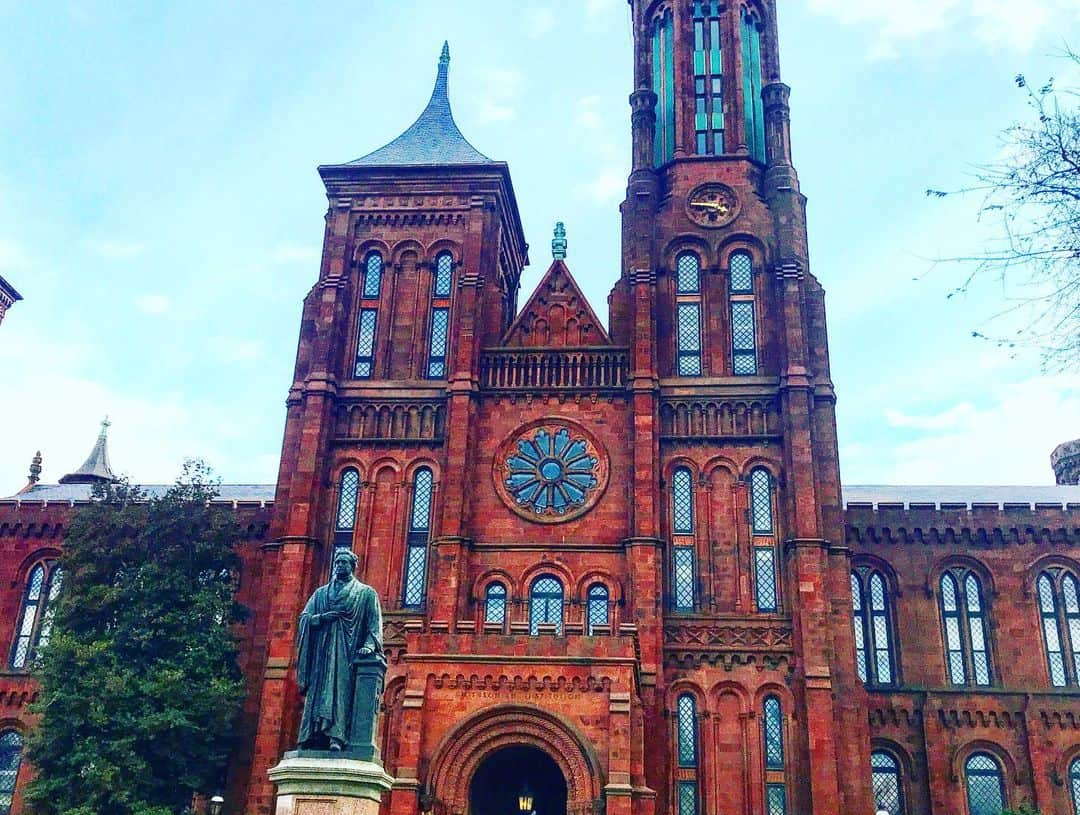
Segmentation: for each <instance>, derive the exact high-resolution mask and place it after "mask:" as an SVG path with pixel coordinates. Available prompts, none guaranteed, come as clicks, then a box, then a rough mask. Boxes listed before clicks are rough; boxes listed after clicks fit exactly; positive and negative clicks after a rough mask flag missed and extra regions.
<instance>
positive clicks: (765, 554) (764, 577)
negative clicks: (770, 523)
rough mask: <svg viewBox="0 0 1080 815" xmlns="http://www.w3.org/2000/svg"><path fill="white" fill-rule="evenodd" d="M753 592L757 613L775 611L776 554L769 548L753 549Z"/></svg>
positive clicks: (759, 547)
mask: <svg viewBox="0 0 1080 815" xmlns="http://www.w3.org/2000/svg"><path fill="white" fill-rule="evenodd" d="M754 590H755V599H756V601H757V609H758V611H762V612H769V613H771V612H775V611H776V610H777V597H776V553H775V552H774V551H773V548H772V547H771V546H758V547H755V548H754Z"/></svg>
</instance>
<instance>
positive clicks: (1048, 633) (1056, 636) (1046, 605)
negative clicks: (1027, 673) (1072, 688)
mask: <svg viewBox="0 0 1080 815" xmlns="http://www.w3.org/2000/svg"><path fill="white" fill-rule="evenodd" d="M1035 587H1036V594H1037V595H1038V602H1039V616H1040V618H1041V620H1042V632H1043V645H1044V646H1045V647H1046V660H1047V669H1048V672H1049V675H1050V684H1052V685H1053V686H1054V687H1056V688H1064V687H1068V686H1069V685H1080V582H1078V581H1077V579H1076V576H1075V575H1074V574H1073V573H1072V572H1069V571H1066V570H1065V569H1061V568H1051V569H1047V570H1046V571H1044V572H1042V573H1041V574H1040V575H1039V577H1038V579H1037V580H1036V581H1035Z"/></svg>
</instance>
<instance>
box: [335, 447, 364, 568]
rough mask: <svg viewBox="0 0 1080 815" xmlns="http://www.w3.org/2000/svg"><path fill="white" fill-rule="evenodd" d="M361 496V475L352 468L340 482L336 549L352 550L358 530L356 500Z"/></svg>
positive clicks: (343, 474) (342, 475)
mask: <svg viewBox="0 0 1080 815" xmlns="http://www.w3.org/2000/svg"><path fill="white" fill-rule="evenodd" d="M359 494H360V473H358V472H357V471H356V470H354V469H353V468H352V467H350V468H349V469H347V470H345V471H344V472H342V474H341V479H340V480H339V481H338V504H337V517H336V518H335V519H334V548H335V549H351V548H352V544H353V530H354V529H355V528H356V499H357V497H358V496H359Z"/></svg>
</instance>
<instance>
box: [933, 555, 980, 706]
mask: <svg viewBox="0 0 1080 815" xmlns="http://www.w3.org/2000/svg"><path fill="white" fill-rule="evenodd" d="M941 619H942V624H943V627H944V634H945V655H946V665H947V667H948V672H949V681H950V682H951V683H952V684H954V685H967V684H970V683H971V682H972V680H973V681H974V684H975V685H980V686H986V685H989V684H990V682H991V671H990V649H989V632H988V630H987V614H986V602H985V601H984V599H983V594H982V584H981V583H980V582H979V578H978V577H977V576H976V575H975V573H974V572H972V571H971V570H969V569H964V568H962V567H959V568H955V569H950V570H949V571H947V572H945V573H944V574H943V575H942V576H941Z"/></svg>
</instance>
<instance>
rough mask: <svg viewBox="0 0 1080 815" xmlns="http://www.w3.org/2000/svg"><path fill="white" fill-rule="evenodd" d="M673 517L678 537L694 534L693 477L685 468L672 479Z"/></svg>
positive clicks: (679, 470)
mask: <svg viewBox="0 0 1080 815" xmlns="http://www.w3.org/2000/svg"><path fill="white" fill-rule="evenodd" d="M671 502H672V508H671V510H672V511H671V517H672V527H673V531H674V533H675V534H676V535H692V534H693V533H694V490H693V476H692V475H691V474H690V471H689V470H688V469H686V468H685V467H680V468H679V469H678V470H676V471H675V472H674V474H673V475H672V477H671Z"/></svg>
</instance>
